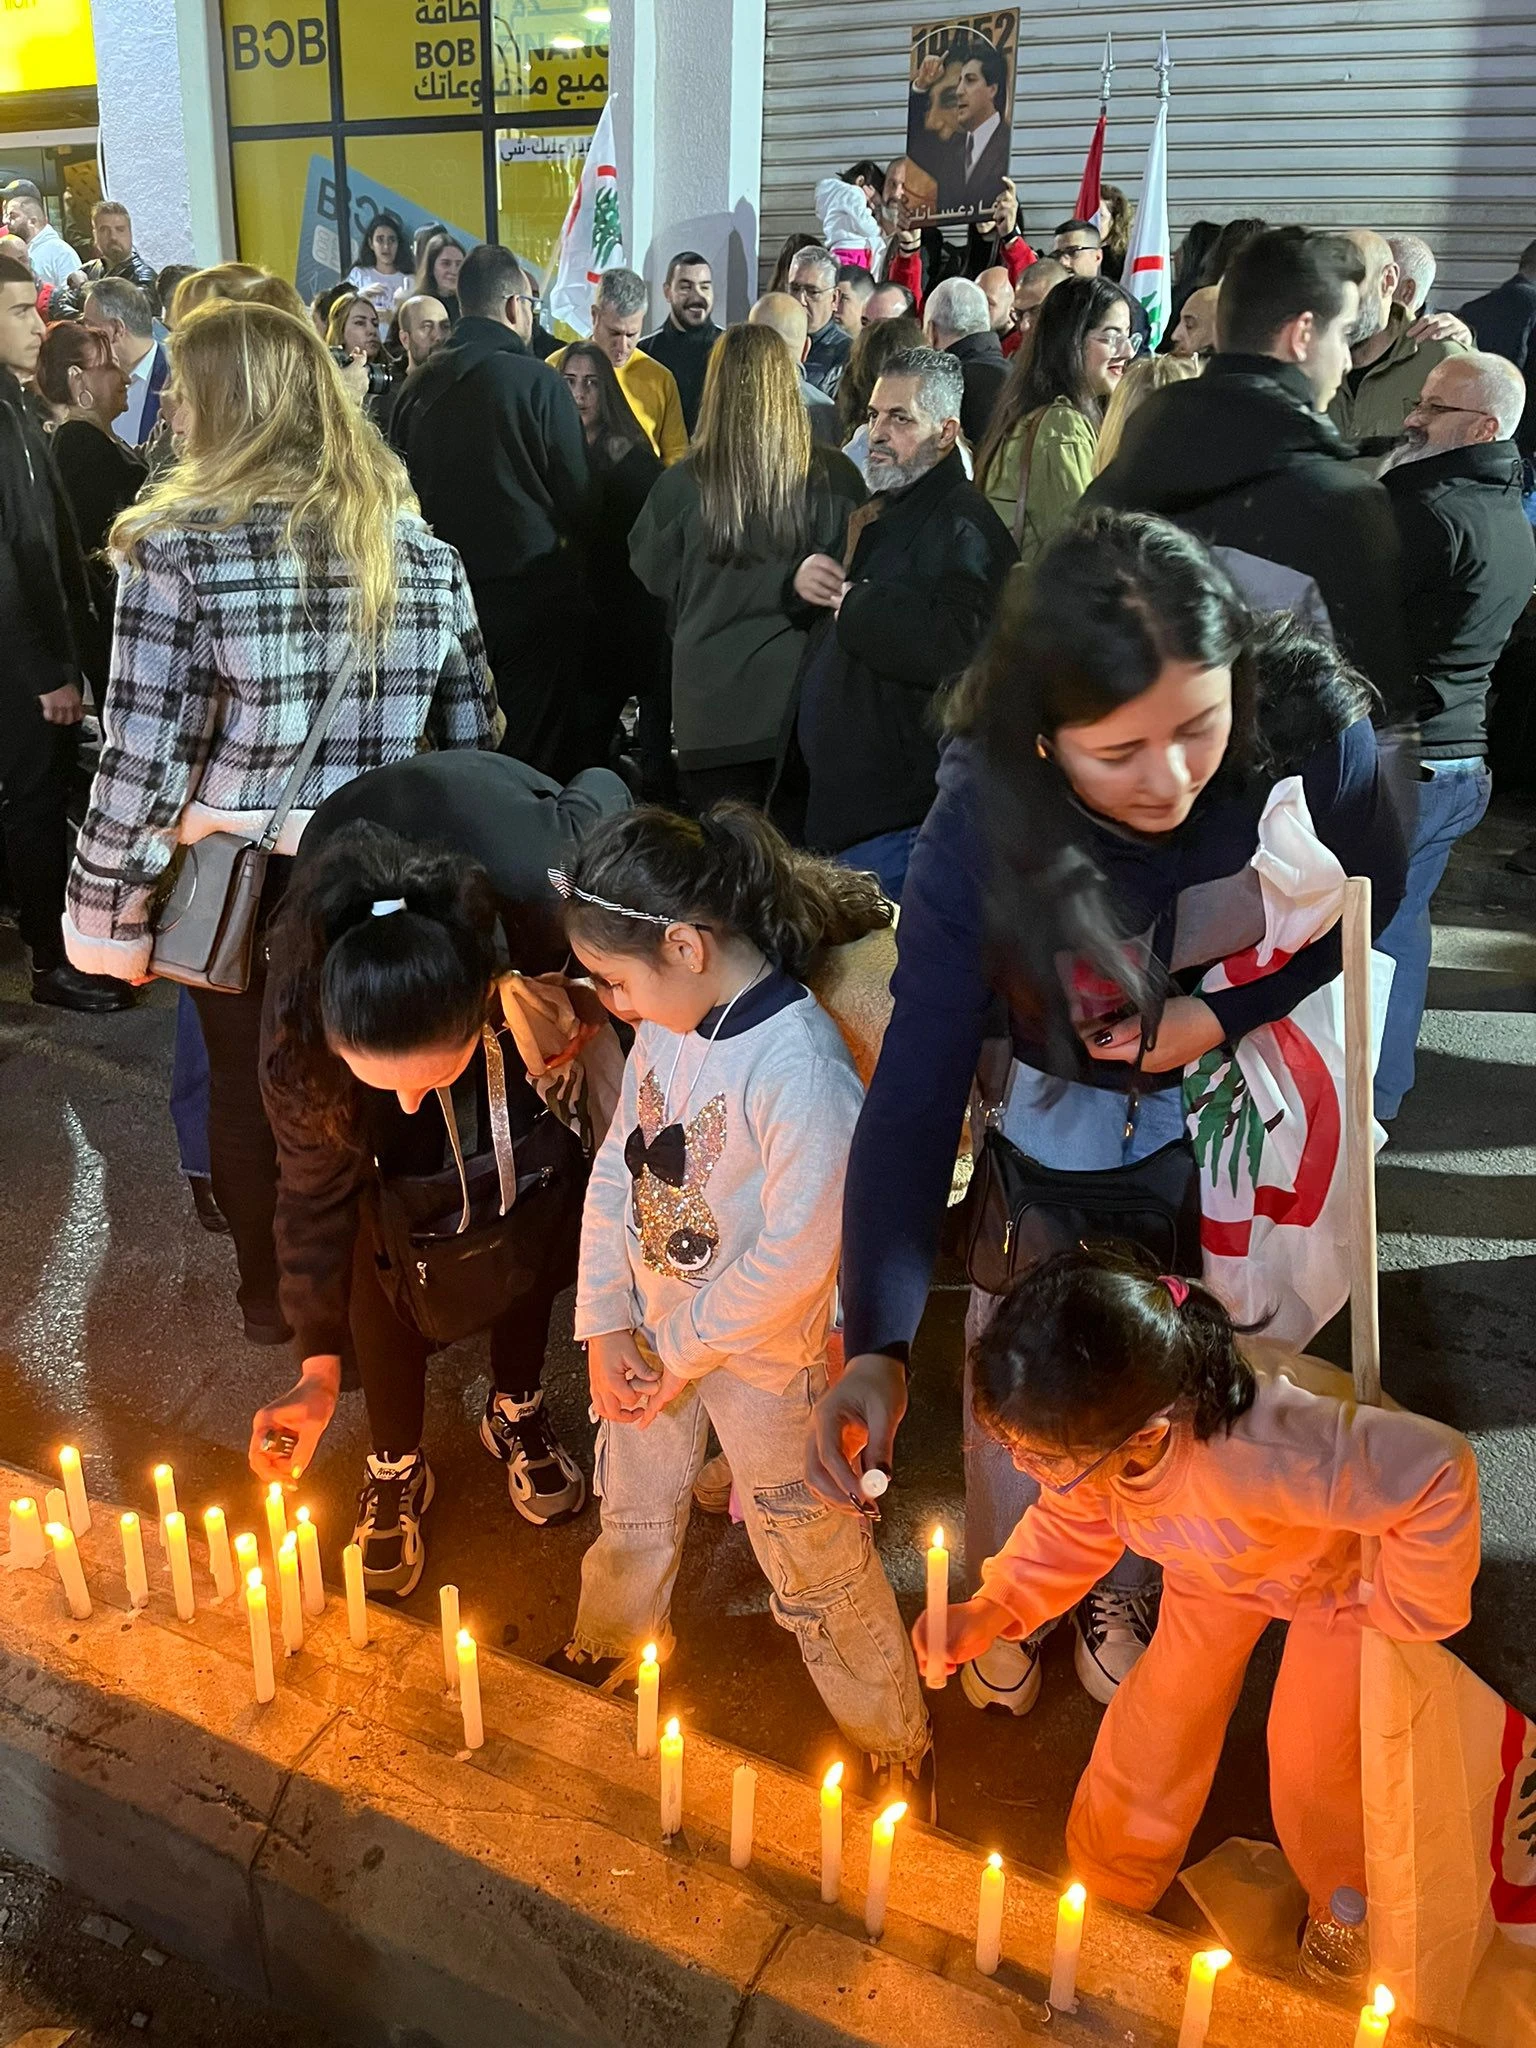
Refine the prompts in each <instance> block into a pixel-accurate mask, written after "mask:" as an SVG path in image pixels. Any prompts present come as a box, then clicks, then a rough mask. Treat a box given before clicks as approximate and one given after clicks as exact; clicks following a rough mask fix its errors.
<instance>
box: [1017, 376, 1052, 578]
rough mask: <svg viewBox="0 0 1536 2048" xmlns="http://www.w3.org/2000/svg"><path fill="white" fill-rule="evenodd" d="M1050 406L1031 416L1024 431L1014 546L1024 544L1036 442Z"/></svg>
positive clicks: (1038, 409)
mask: <svg viewBox="0 0 1536 2048" xmlns="http://www.w3.org/2000/svg"><path fill="white" fill-rule="evenodd" d="M1049 410H1050V408H1049V407H1048V406H1044V405H1042V406H1040V407H1038V408H1037V409H1036V410H1035V411H1034V412H1033V413H1031V414H1030V417H1029V424H1028V426H1027V427H1026V428H1025V430H1024V448H1023V452H1022V454H1021V455H1020V457H1019V495H1018V498H1017V499H1016V500H1015V502H1014V508H1013V544H1014V546H1015V547H1022V546H1023V544H1024V527H1025V524H1026V522H1027V520H1028V517H1029V472H1030V468H1031V466H1032V465H1033V463H1034V459H1035V442H1036V441H1037V440H1038V439H1039V435H1040V428H1041V426H1042V424H1043V423H1044V420H1045V415H1046V413H1047V412H1048V411H1049Z"/></svg>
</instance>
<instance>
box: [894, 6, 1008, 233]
mask: <svg viewBox="0 0 1536 2048" xmlns="http://www.w3.org/2000/svg"><path fill="white" fill-rule="evenodd" d="M957 56H959V57H961V63H960V75H959V77H958V78H957V79H956V80H955V84H954V88H953V91H954V110H955V115H956V119H957V124H958V125H957V126H956V129H955V132H954V134H953V135H952V136H950V137H949V138H948V140H946V141H942V142H941V141H939V140H937V139H936V138H935V139H932V140H930V141H929V142H928V143H927V146H926V148H925V149H924V151H923V153H922V155H921V157H920V159H919V161H920V162H921V163H922V166H923V168H924V169H925V170H927V171H929V172H931V173H932V175H933V177H934V178H935V179H936V180H937V181H938V187H939V190H938V199H937V202H936V203H937V210H938V211H939V212H940V213H969V214H974V215H980V214H985V213H990V212H991V210H992V204H993V201H994V200H995V199H996V198H997V195H998V193H999V192H1001V191H1002V189H1003V180H1004V178H1006V177H1007V175H1008V145H1009V133H1008V127H1007V124H1006V122H1005V120H1004V116H1005V115H1006V113H1007V111H1008V66H1007V64H1006V62H1005V61H1004V59H1003V55H1002V52H1001V51H1000V50H996V49H994V48H993V46H992V44H991V43H989V42H986V41H984V40H982V39H981V38H978V39H977V40H976V41H974V42H973V43H971V45H970V46H969V48H968V49H965V51H964V54H963V56H962V54H961V50H960V49H958V48H955V49H952V50H951V52H950V54H949V57H948V58H947V59H942V58H938V57H930V58H928V59H927V60H926V62H925V63H924V64H923V66H922V67H921V69H920V70H919V71H918V74H917V78H916V80H915V81H914V83H915V86H916V90H915V91H914V92H913V95H912V98H913V102H914V110H915V111H916V110H917V109H919V108H920V109H921V111H920V112H918V114H917V118H916V119H915V120H912V121H909V123H908V127H907V133H908V135H909V136H911V135H920V134H922V133H923V124H924V119H925V117H926V113H927V100H928V92H929V89H930V88H931V87H932V86H933V85H934V84H935V83H936V82H937V80H938V78H939V77H940V76H941V75H942V73H943V71H944V69H945V68H946V66H947V64H948V63H951V62H953V61H954V59H955V58H956V57H957Z"/></svg>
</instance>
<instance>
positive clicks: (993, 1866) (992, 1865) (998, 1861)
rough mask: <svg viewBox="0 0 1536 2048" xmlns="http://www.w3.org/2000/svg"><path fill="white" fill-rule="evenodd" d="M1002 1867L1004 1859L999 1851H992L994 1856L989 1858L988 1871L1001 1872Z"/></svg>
mask: <svg viewBox="0 0 1536 2048" xmlns="http://www.w3.org/2000/svg"><path fill="white" fill-rule="evenodd" d="M1002 1867H1003V1859H1002V1857H1001V1856H999V1855H998V1853H997V1851H996V1850H995V1849H994V1850H993V1851H992V1854H991V1855H990V1856H989V1857H988V1858H987V1868H988V1870H1001V1869H1002Z"/></svg>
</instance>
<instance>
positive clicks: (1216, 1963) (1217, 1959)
mask: <svg viewBox="0 0 1536 2048" xmlns="http://www.w3.org/2000/svg"><path fill="white" fill-rule="evenodd" d="M1231 1960H1232V1955H1231V1951H1230V1950H1228V1949H1224V1948H1207V1949H1202V1950H1201V1951H1200V1953H1199V1955H1197V1956H1196V1957H1195V1961H1196V1962H1197V1963H1204V1965H1205V1967H1206V1968H1207V1969H1208V1970H1209V1971H1210V1973H1211V1975H1212V1976H1213V1977H1214V1976H1215V1974H1216V1972H1217V1971H1218V1970H1224V1969H1225V1968H1226V1967H1227V1965H1228V1963H1230V1962H1231Z"/></svg>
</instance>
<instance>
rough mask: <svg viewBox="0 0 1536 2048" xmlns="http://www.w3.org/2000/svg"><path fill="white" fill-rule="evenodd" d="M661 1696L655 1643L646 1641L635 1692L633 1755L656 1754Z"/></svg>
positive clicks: (641, 1654) (641, 1653)
mask: <svg viewBox="0 0 1536 2048" xmlns="http://www.w3.org/2000/svg"><path fill="white" fill-rule="evenodd" d="M660 1697H661V1666H660V1665H659V1664H658V1663H657V1662H656V1645H655V1644H654V1643H647V1644H646V1646H645V1648H644V1649H643V1650H642V1651H641V1652H640V1682H639V1686H638V1688H637V1690H636V1694H635V1755H636V1756H654V1755H655V1754H656V1710H657V1704H658V1702H659V1700H660Z"/></svg>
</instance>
